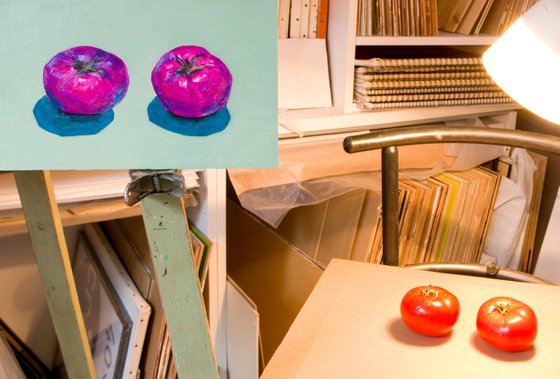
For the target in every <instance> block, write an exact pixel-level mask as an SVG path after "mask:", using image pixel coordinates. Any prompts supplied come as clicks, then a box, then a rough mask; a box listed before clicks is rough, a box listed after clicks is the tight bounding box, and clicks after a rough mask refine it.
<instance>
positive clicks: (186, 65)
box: [175, 55, 204, 75]
mask: <svg viewBox="0 0 560 379" xmlns="http://www.w3.org/2000/svg"><path fill="white" fill-rule="evenodd" d="M199 57H200V55H196V56H194V57H193V58H192V59H191V60H189V61H184V60H183V59H181V57H178V56H175V60H176V61H177V62H179V64H181V67H180V68H179V69H178V70H176V72H177V73H178V74H187V75H191V74H193V73H195V72H197V71H199V70H202V69H203V68H204V66H203V65H196V61H197V59H198V58H199Z"/></svg>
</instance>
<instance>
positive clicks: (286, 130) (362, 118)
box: [278, 103, 520, 139]
mask: <svg viewBox="0 0 560 379" xmlns="http://www.w3.org/2000/svg"><path fill="white" fill-rule="evenodd" d="M519 108H520V106H519V105H518V104H516V103H512V104H489V105H476V106H458V107H434V108H415V109H401V110H394V111H379V112H365V111H364V112H359V111H354V112H350V113H344V112H342V111H339V110H337V109H335V108H322V109H302V110H292V111H285V112H283V113H282V114H281V115H280V117H279V123H280V125H279V129H278V135H279V137H280V138H281V139H282V138H293V137H305V136H312V135H319V134H332V133H345V132H357V131H364V130H373V129H380V128H388V127H395V126H406V125H418V124H422V123H433V122H438V121H449V120H454V119H464V118H468V117H469V116H476V117H482V116H491V115H497V114H504V113H507V112H510V111H512V110H516V109H519Z"/></svg>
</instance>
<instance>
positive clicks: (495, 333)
mask: <svg viewBox="0 0 560 379" xmlns="http://www.w3.org/2000/svg"><path fill="white" fill-rule="evenodd" d="M476 329H477V331H478V335H479V336H480V338H482V339H483V340H484V341H486V342H488V343H489V344H491V345H493V346H495V347H497V348H498V349H501V350H504V351H522V350H527V349H528V348H530V347H531V345H532V344H533V342H534V341H535V338H537V330H538V324H537V316H536V315H535V312H534V311H533V310H532V309H531V307H529V306H528V305H527V304H525V303H523V302H521V301H519V300H515V299H512V298H511V297H494V298H492V299H490V300H488V301H486V302H485V303H484V304H482V306H481V307H480V309H479V310H478V315H477V317H476Z"/></svg>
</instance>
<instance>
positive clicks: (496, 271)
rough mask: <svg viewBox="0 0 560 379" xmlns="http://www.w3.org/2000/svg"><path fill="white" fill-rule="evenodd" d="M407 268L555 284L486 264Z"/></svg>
mask: <svg viewBox="0 0 560 379" xmlns="http://www.w3.org/2000/svg"><path fill="white" fill-rule="evenodd" d="M405 267H407V268H413V269H417V270H426V271H434V272H443V273H448V274H461V275H470V276H480V277H485V278H495V279H505V280H511V281H515V282H526V283H537V284H548V285H555V284H554V283H552V282H549V281H548V280H545V279H542V278H539V277H537V276H534V275H531V274H527V273H525V272H521V271H515V270H510V269H506V268H502V267H498V266H491V265H490V266H485V265H481V264H475V263H417V264H410V265H406V266H405Z"/></svg>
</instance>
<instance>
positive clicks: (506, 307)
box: [494, 302, 511, 315]
mask: <svg viewBox="0 0 560 379" xmlns="http://www.w3.org/2000/svg"><path fill="white" fill-rule="evenodd" d="M494 309H495V310H497V311H498V312H500V314H502V315H505V314H507V313H508V312H509V311H510V309H511V304H510V303H506V302H497V303H495V304H494Z"/></svg>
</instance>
